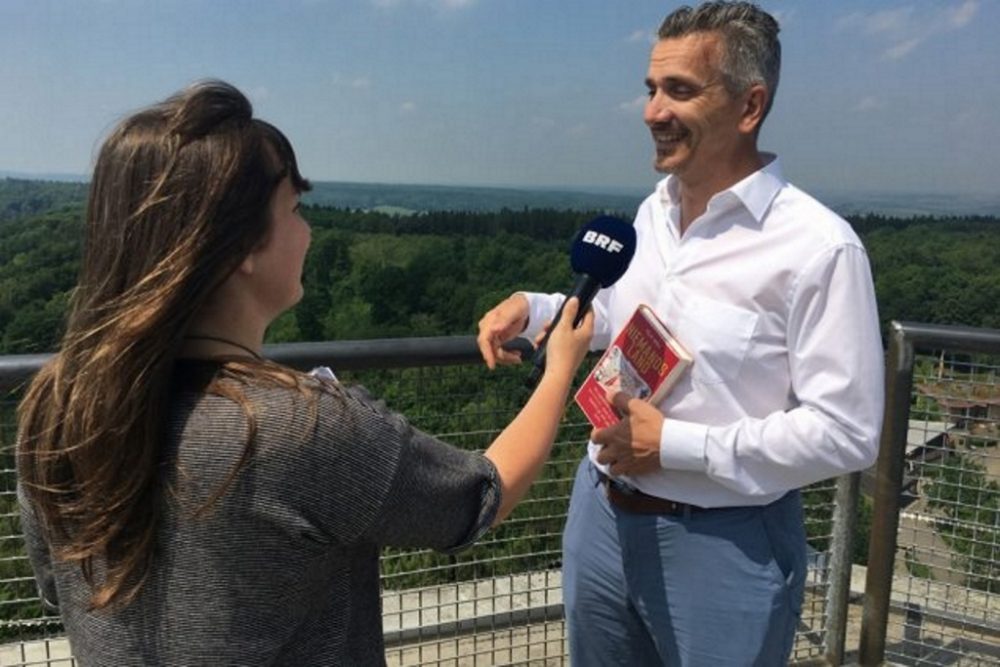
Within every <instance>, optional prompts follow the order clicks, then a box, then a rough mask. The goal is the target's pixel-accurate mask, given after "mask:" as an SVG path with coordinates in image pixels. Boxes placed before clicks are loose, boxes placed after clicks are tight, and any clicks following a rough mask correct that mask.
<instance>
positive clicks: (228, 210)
mask: <svg viewBox="0 0 1000 667" xmlns="http://www.w3.org/2000/svg"><path fill="white" fill-rule="evenodd" d="M308 189H309V183H308V181H306V180H305V179H304V178H303V177H302V176H301V175H300V173H299V170H298V167H297V165H296V160H295V155H294V153H293V151H292V147H291V145H290V143H289V142H288V140H287V139H286V138H285V136H284V135H283V134H282V133H281V132H280V131H278V130H277V129H276V128H275V127H274V126H272V125H270V124H268V123H266V122H264V121H261V120H258V119H255V118H254V117H253V116H252V109H251V106H250V103H249V101H248V100H247V99H246V98H245V97H244V96H243V95H242V94H241V93H240V92H239V91H238V90H236V89H235V88H233V87H231V86H229V85H227V84H225V83H222V82H218V81H209V82H202V83H198V84H195V85H193V86H191V87H189V88H187V89H185V90H183V91H181V92H180V93H178V94H176V95H174V96H172V97H170V98H169V99H167V100H166V101H164V102H162V103H160V104H156V105H154V106H152V107H150V108H148V109H145V110H143V111H140V112H138V113H135V114H134V115H132V116H130V117H128V118H126V119H125V120H124V121H122V122H121V123H120V124H119V125H118V126H117V127H116V128H115V129H114V130H113V131H112V132H111V134H110V136H109V137H108V138H107V139H106V140H105V141H104V144H103V146H102V148H101V151H100V153H99V156H98V158H97V162H96V165H95V169H94V175H93V180H92V182H91V186H90V196H89V201H88V207H87V214H86V239H85V243H84V253H83V262H82V268H81V272H80V277H79V284H78V286H77V288H76V291H75V292H74V294H73V299H72V307H71V313H70V316H69V320H68V324H67V331H66V334H65V336H64V338H63V341H62V344H61V346H60V350H59V352H58V353H57V354H56V355H55V357H54V358H53V360H52V361H51V362H50V363H48V364H47V365H46V366H45V367H44V368H43V369H42V370H41V371H40V372H39V374H38V375H37V376H36V377H35V378H34V380H33V381H32V383H31V385H30V387H29V389H28V391H27V394H26V396H25V398H24V401H23V403H22V405H21V408H20V414H19V434H18V435H19V438H18V458H17V463H18V476H19V487H18V489H19V498H20V500H21V516H22V524H23V528H24V532H25V537H26V541H27V544H28V550H29V555H30V557H31V561H32V564H33V566H34V568H35V573H36V578H37V580H38V583H39V590H40V591H41V594H42V596H43V598H44V599H45V600H46V601H47V602H49V603H50V604H52V605H56V606H58V608H59V610H60V613H61V615H62V618H63V621H64V623H65V627H66V632H67V634H68V636H69V639H70V643H71V645H72V649H73V652H74V654H75V656H76V657H77V658H78V659H79V661H80V662H81V664H84V665H91V664H94V665H98V664H99V665H128V664H150V665H152V664H157V665H160V664H163V665H166V664H176V665H181V664H183V665H193V664H211V665H223V664H225V665H229V664H234V665H235V664H240V665H247V664H287V665H306V664H323V665H333V664H337V665H346V664H381V663H382V662H384V657H383V647H382V636H381V615H380V600H379V578H378V576H379V573H378V556H379V550H380V548H381V547H382V546H384V545H395V546H426V547H433V548H436V549H439V550H444V551H449V550H457V549H461V548H463V547H465V546H467V545H469V544H470V543H472V542H473V541H475V540H476V539H477V538H479V537H480V536H481V535H482V534H483V533H484V532H485V531H486V530H487V529H489V527H490V526H492V525H495V524H496V523H498V522H499V521H501V520H502V519H503V518H504V517H505V516H506V515H507V514H508V513H509V512H510V511H511V509H512V508H513V507H514V505H515V504H516V503H517V501H518V500H519V499H520V498H521V497H522V496H523V494H524V493H525V491H526V490H527V488H528V486H529V485H530V484H531V482H532V480H533V479H534V478H535V476H536V475H537V474H538V472H539V470H540V469H541V466H542V464H543V463H544V461H545V459H546V458H547V456H548V452H549V449H550V447H551V445H552V441H553V439H554V437H555V432H556V429H557V426H558V422H559V419H560V416H561V414H562V411H563V408H564V406H565V402H566V400H567V396H568V392H569V388H570V383H571V380H572V376H573V373H574V371H575V369H576V368H577V366H578V365H579V363H580V361H581V360H582V358H583V355H584V354H585V353H586V348H587V344H588V341H589V338H590V334H591V331H592V319H591V317H590V316H588V317H587V318H586V319H585V320H584V323H583V325H581V327H580V328H578V329H573V328H572V327H571V326H569V325H567V324H566V323H568V322H572V321H573V319H574V318H573V317H572V315H573V314H574V312H575V309H576V308H577V304H576V302H575V300H574V301H571V302H570V303H569V304H567V309H568V311H569V312H568V313H567V316H566V317H563V318H562V322H563V324H561V325H559V326H557V327H556V329H555V331H554V332H553V335H552V338H551V340H550V342H549V348H548V364H547V368H546V372H545V375H544V376H543V378H542V381H541V382H540V384H539V386H538V388H537V390H536V391H535V392H534V394H533V395H532V397H531V398H530V400H529V401H528V403H527V404H526V405H525V407H524V409H523V410H522V411H521V412H520V413H519V414H518V416H517V417H516V418H515V419H514V421H512V422H511V424H510V425H509V426H508V427H507V428H506V429H505V430H504V431H503V432H502V433H501V434H500V435H499V436H498V437H497V439H496V440H495V441H494V442H493V444H492V445H491V446H490V447H489V448H488V449H487V450H486V452H485V453H484V455H479V454H474V453H469V452H464V451H461V450H459V449H456V448H453V447H451V446H449V445H446V444H444V443H442V442H439V441H437V440H435V439H434V438H432V437H430V436H428V435H425V434H423V433H420V432H419V431H416V430H415V429H413V428H411V427H410V426H409V425H408V424H407V422H406V420H405V419H404V418H402V417H400V416H399V415H396V414H392V413H389V412H387V411H386V410H385V409H384V407H382V406H381V404H379V403H377V402H374V401H373V400H372V399H371V398H370V397H369V396H368V395H367V394H366V393H365V392H364V391H363V390H362V389H360V388H351V389H348V388H345V387H342V386H340V385H338V384H336V383H331V382H324V381H319V380H316V379H314V378H311V377H310V376H308V375H305V374H302V373H299V372H297V371H294V370H292V369H289V368H286V367H283V366H280V365H277V364H274V363H272V362H269V361H267V360H265V359H263V358H262V357H261V354H260V351H261V346H262V341H263V338H264V332H265V329H266V328H267V326H268V325H269V324H270V323H271V322H272V321H273V320H274V319H275V318H276V317H277V316H278V315H279V314H280V313H281V312H283V311H284V310H286V309H288V308H290V307H291V306H293V305H294V304H295V303H296V302H297V301H298V300H299V298H300V297H301V295H302V285H301V273H302V265H303V260H304V257H305V253H306V250H307V248H308V245H309V227H308V224H307V223H306V222H305V220H303V219H302V217H301V216H300V214H299V211H298V198H299V194H300V193H301V192H303V191H305V190H308Z"/></svg>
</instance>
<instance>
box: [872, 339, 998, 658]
mask: <svg viewBox="0 0 1000 667" xmlns="http://www.w3.org/2000/svg"><path fill="white" fill-rule="evenodd" d="M913 386H914V392H913V393H914V396H913V407H912V411H911V415H910V424H909V426H910V431H909V436H908V438H907V440H908V442H907V448H906V457H905V467H904V479H903V494H904V495H903V501H902V509H901V512H900V516H899V532H898V537H897V549H896V562H895V572H894V577H893V587H892V593H891V598H890V600H891V606H890V609H891V613H890V616H889V623H888V628H887V637H886V658H887V659H889V660H892V661H894V662H899V663H902V664H907V665H952V664H961V665H996V664H998V663H1000V595H998V594H1000V367H998V366H997V365H996V360H993V361H990V360H988V359H979V360H977V359H975V358H969V357H968V356H963V357H957V358H956V357H949V355H947V354H944V353H940V352H939V353H937V354H933V355H928V356H922V357H919V358H918V359H917V363H916V366H915V372H914V378H913Z"/></svg>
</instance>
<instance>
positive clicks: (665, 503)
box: [597, 470, 708, 516]
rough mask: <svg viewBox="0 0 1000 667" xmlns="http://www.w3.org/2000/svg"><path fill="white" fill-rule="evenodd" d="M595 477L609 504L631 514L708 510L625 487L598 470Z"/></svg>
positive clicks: (680, 513) (679, 513) (676, 514)
mask: <svg viewBox="0 0 1000 667" xmlns="http://www.w3.org/2000/svg"><path fill="white" fill-rule="evenodd" d="M597 476H598V477H599V478H600V480H601V486H603V487H604V493H605V495H607V497H608V500H610V501H611V504H612V505H614V506H615V507H618V508H619V509H623V510H625V511H626V512H631V513H633V514H669V515H671V516H684V515H687V514H693V513H695V512H704V511H705V510H706V509H708V508H706V507H699V506H698V505H689V504H688V503H681V502H677V501H676V500H667V499H666V498H659V497H657V496H651V495H649V494H646V493H643V492H642V491H640V490H639V489H632V488H628V487H625V486H623V485H622V484H620V483H619V482H616V481H615V480H613V479H611V478H610V477H608V476H607V475H605V474H604V473H602V472H601V471H600V470H598V471H597Z"/></svg>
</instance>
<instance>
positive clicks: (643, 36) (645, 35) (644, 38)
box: [625, 30, 656, 44]
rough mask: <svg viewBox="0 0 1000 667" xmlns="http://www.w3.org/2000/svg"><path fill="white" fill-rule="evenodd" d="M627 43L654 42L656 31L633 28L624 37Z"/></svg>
mask: <svg viewBox="0 0 1000 667" xmlns="http://www.w3.org/2000/svg"><path fill="white" fill-rule="evenodd" d="M625 41H626V42H628V43H629V44H655V43H656V33H655V32H650V31H648V30H633V31H632V34H631V35H629V36H628V37H626V38H625Z"/></svg>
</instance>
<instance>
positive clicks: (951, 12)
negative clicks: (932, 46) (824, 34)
mask: <svg viewBox="0 0 1000 667" xmlns="http://www.w3.org/2000/svg"><path fill="white" fill-rule="evenodd" d="M978 10H979V2H978V0H965V2H963V3H962V4H961V5H959V6H957V7H953V8H941V7H940V5H937V6H935V5H931V6H930V7H927V6H926V5H924V6H921V7H920V8H919V9H918V8H917V7H915V6H913V5H907V6H903V7H897V8H895V9H883V10H879V11H875V12H868V13H865V12H854V13H852V14H848V15H846V16H844V17H843V18H841V19H840V20H839V21H837V22H836V28H837V29H838V30H841V31H854V32H860V33H862V34H865V35H868V36H870V37H872V38H874V39H877V40H879V41H881V45H880V48H881V50H882V57H883V58H885V59H887V60H901V59H902V58H905V57H907V56H908V55H910V54H911V53H913V52H914V51H915V50H916V49H917V47H918V46H920V45H921V44H923V43H924V42H926V41H928V40H930V39H931V38H933V37H934V36H936V35H939V34H941V33H945V32H952V31H955V30H960V29H962V28H964V27H965V26H967V25H968V24H969V23H970V22H971V21H972V19H973V18H974V17H975V15H976V13H977V11H978Z"/></svg>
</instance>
